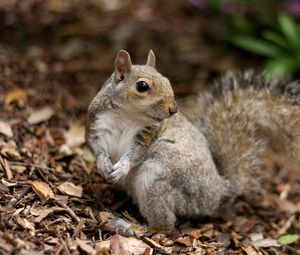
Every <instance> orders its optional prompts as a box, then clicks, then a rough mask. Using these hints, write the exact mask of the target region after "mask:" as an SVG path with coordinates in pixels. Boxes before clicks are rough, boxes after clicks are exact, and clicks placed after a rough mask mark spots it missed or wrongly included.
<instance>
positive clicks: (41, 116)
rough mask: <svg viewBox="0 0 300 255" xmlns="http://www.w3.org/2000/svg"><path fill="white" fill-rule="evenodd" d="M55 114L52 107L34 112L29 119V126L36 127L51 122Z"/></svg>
mask: <svg viewBox="0 0 300 255" xmlns="http://www.w3.org/2000/svg"><path fill="white" fill-rule="evenodd" d="M53 114H54V110H53V109H51V108H50V107H45V108H42V109H40V110H37V111H35V112H33V113H32V114H31V115H30V116H29V117H28V119H27V122H28V124H30V125H35V124H38V123H41V122H44V121H47V120H49V119H50V118H51V117H52V116H53Z"/></svg>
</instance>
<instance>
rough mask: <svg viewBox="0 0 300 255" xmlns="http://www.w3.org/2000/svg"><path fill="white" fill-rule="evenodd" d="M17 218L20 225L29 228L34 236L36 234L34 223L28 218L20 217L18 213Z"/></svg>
mask: <svg viewBox="0 0 300 255" xmlns="http://www.w3.org/2000/svg"><path fill="white" fill-rule="evenodd" d="M15 218H16V222H17V223H18V224H19V226H20V227H22V228H24V229H28V230H29V232H30V234H31V235H32V236H35V232H36V230H35V228H34V225H33V224H32V223H30V222H29V221H28V220H27V219H26V218H22V217H20V216H19V215H16V216H15Z"/></svg>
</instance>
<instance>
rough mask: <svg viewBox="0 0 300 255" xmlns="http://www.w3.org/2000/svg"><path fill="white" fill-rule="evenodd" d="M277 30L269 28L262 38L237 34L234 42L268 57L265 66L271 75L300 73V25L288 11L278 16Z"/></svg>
mask: <svg viewBox="0 0 300 255" xmlns="http://www.w3.org/2000/svg"><path fill="white" fill-rule="evenodd" d="M277 23H278V24H277V30H275V29H268V30H265V31H264V32H263V33H262V38H256V37H252V36H248V35H236V36H233V38H232V40H231V41H232V43H233V44H234V45H236V46H237V47H240V48H242V49H244V50H247V51H250V52H253V53H256V54H259V55H262V56H264V57H266V60H265V68H266V70H267V72H269V73H270V74H271V75H295V74H299V73H300V27H299V25H298V24H297V23H296V21H295V20H294V19H293V18H292V17H291V16H290V15H288V14H286V13H280V14H278V17H277Z"/></svg>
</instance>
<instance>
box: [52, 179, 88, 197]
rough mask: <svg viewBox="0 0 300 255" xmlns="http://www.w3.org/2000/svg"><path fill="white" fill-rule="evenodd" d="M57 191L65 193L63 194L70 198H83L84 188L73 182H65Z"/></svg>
mask: <svg viewBox="0 0 300 255" xmlns="http://www.w3.org/2000/svg"><path fill="white" fill-rule="evenodd" d="M57 189H58V190H59V191H60V192H61V193H63V194H67V195H69V196H73V197H79V198H80V197H82V186H80V185H78V186H76V185H75V184H74V183H72V182H64V183H62V184H60V185H59V186H58V187H57Z"/></svg>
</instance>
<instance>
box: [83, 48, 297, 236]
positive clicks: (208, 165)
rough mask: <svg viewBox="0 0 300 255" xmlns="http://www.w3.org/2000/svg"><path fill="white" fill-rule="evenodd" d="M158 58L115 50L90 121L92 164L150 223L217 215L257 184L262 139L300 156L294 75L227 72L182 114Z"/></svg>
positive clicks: (166, 226)
mask: <svg viewBox="0 0 300 255" xmlns="http://www.w3.org/2000/svg"><path fill="white" fill-rule="evenodd" d="M155 62H156V57H155V55H154V53H153V51H152V50H150V52H149V53H148V58H147V62H146V64H145V65H133V64H132V62H131V58H130V55H129V53H128V52H127V51H125V50H121V51H120V52H119V53H118V54H117V56H116V59H115V66H114V72H113V74H112V75H111V77H110V78H109V79H108V80H107V81H106V83H105V84H104V86H103V87H102V88H101V89H100V91H99V92H98V94H97V95H96V96H95V98H94V99H93V100H92V102H91V103H90V105H89V108H88V113H87V123H86V141H87V144H88V145H89V147H90V149H91V150H92V152H93V154H94V155H95V158H96V167H97V171H98V172H99V173H100V174H101V175H102V176H103V177H104V178H105V180H107V181H108V182H111V183H113V184H115V185H116V186H118V187H120V188H121V189H123V190H125V191H126V192H127V193H128V194H129V195H130V196H131V197H132V198H133V201H134V202H135V203H136V204H137V206H138V208H139V210H140V212H141V214H142V215H143V216H144V217H145V218H146V220H147V223H148V225H149V226H150V227H151V228H155V229H159V230H164V231H170V230H172V229H173V228H174V224H175V222H176V219H177V217H185V218H195V217H202V216H215V215H218V213H219V212H222V208H225V207H226V206H227V205H230V204H231V203H232V202H233V201H234V199H235V198H236V197H237V196H239V195H241V194H244V193H245V192H249V190H251V188H253V187H255V186H256V185H257V179H258V178H257V177H256V170H257V169H258V167H259V166H260V163H261V151H262V150H263V148H264V146H266V144H268V143H269V144H271V145H272V146H274V148H275V149H278V150H280V151H282V153H286V155H287V157H289V158H292V159H295V160H299V159H300V157H299V155H300V107H299V104H300V84H299V83H297V82H288V81H287V80H284V79H278V80H276V79H269V80H267V79H266V78H264V76H263V75H256V74H254V73H251V72H246V73H241V74H239V75H237V76H235V75H233V74H227V75H225V76H224V77H223V78H222V79H220V80H219V81H217V82H216V85H215V86H214V88H213V89H212V90H211V91H207V92H204V93H201V94H200V95H199V96H198V99H197V103H196V104H195V106H194V107H195V109H194V112H195V114H194V115H193V116H192V117H190V118H189V119H188V118H187V117H185V116H184V115H183V114H182V113H180V112H179V111H178V106H177V103H176V101H175V97H174V92H173V89H172V87H171V84H170V81H169V80H168V79H167V78H166V77H164V76H163V75H162V74H160V73H159V72H158V71H157V70H156V68H155Z"/></svg>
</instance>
